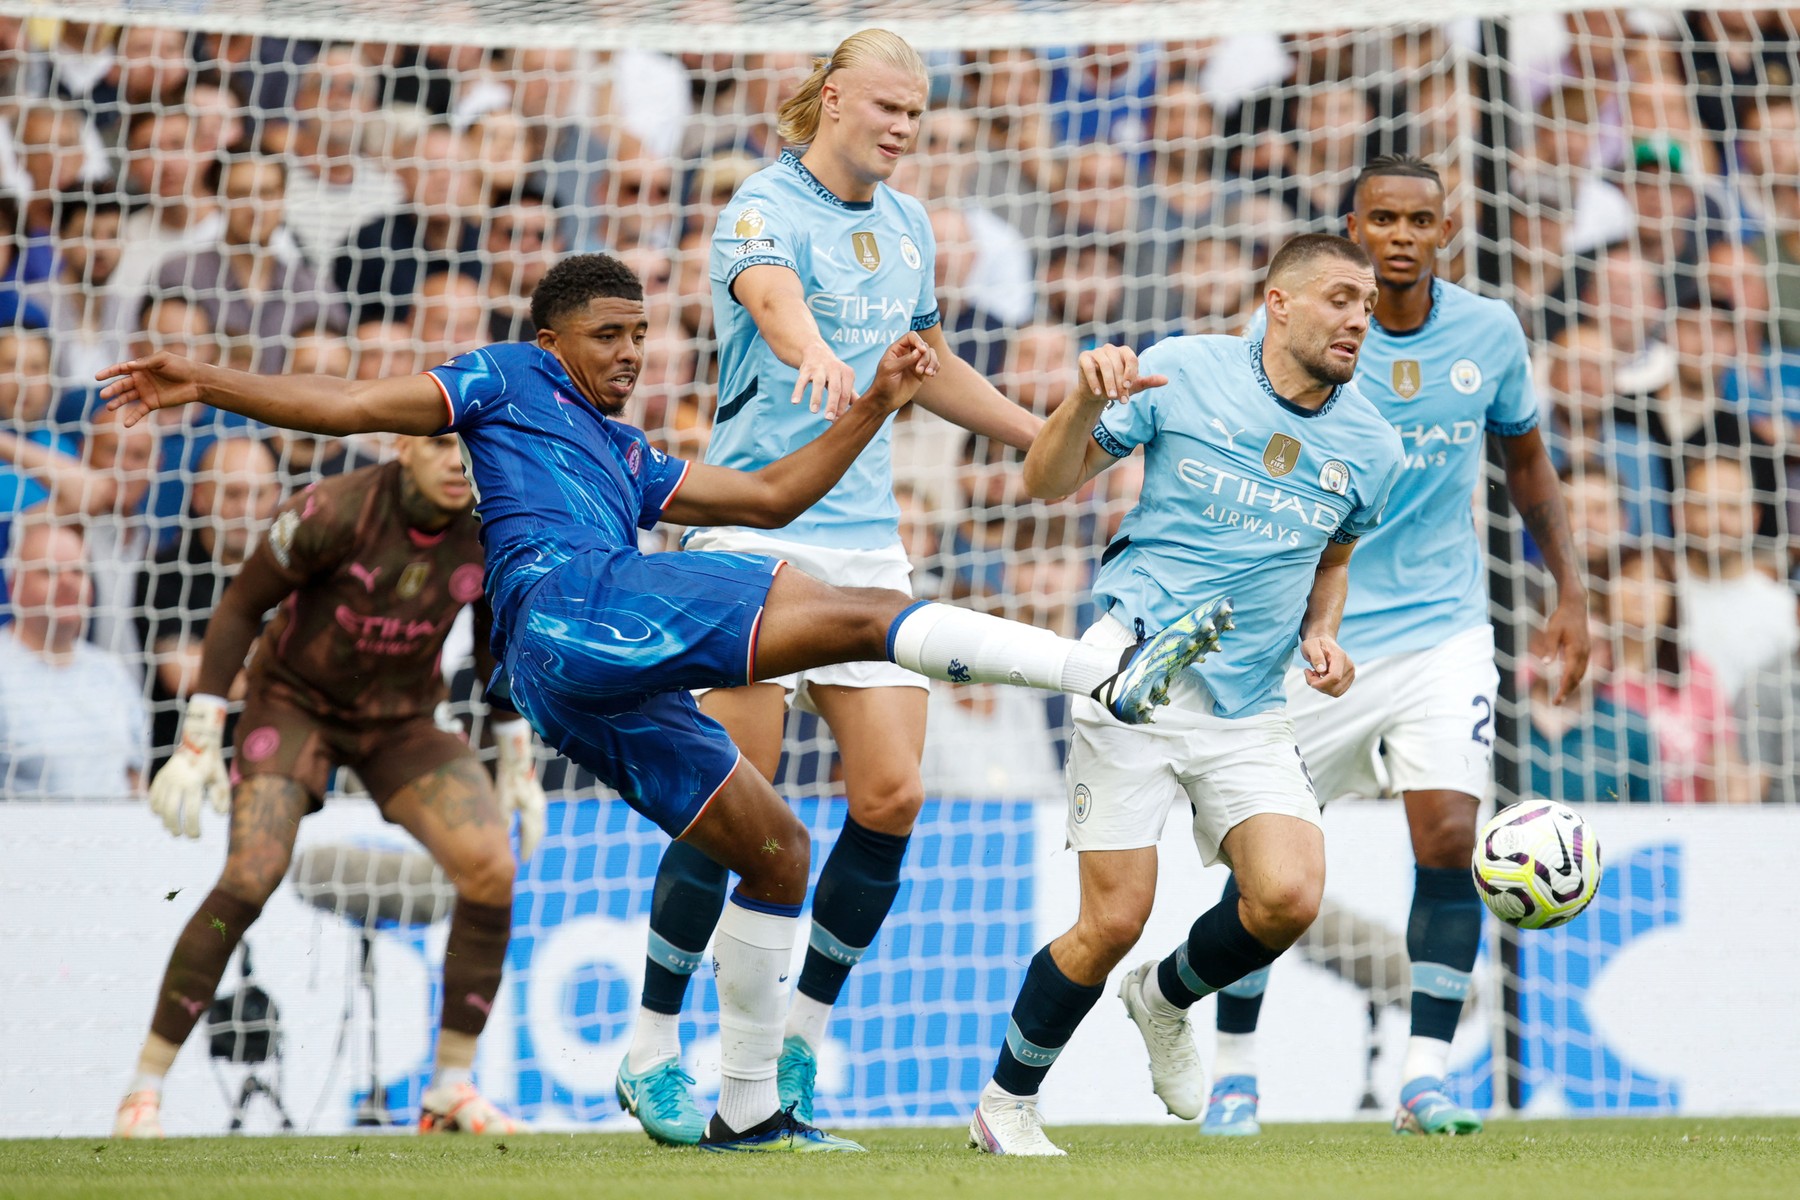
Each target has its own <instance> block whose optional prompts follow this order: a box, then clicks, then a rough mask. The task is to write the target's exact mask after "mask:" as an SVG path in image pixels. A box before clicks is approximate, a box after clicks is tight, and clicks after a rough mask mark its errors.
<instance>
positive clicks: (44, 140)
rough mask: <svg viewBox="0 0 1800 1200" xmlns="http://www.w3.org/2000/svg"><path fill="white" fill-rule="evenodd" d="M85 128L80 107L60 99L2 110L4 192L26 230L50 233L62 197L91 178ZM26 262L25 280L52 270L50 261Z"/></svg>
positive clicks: (0, 179) (0, 138) (0, 145)
mask: <svg viewBox="0 0 1800 1200" xmlns="http://www.w3.org/2000/svg"><path fill="white" fill-rule="evenodd" d="M85 127H86V125H85V122H84V120H83V115H82V111H81V109H80V108H79V107H77V106H76V105H73V104H70V103H67V102H66V101H61V100H31V101H28V102H26V104H25V105H24V106H23V107H22V108H19V109H13V110H12V111H11V112H9V113H6V114H0V190H4V191H6V192H8V193H10V194H11V195H12V197H13V198H14V200H16V201H17V203H18V205H19V228H20V230H21V232H24V233H26V234H32V235H42V234H47V233H49V232H50V230H51V229H52V228H53V227H54V226H55V224H56V211H55V210H56V203H57V198H58V197H59V196H61V195H62V194H63V193H64V192H68V191H72V190H74V189H75V188H76V187H77V186H78V185H79V184H80V183H81V182H82V181H83V179H84V178H89V176H88V174H87V172H86V162H87V151H86V148H85V147H84V145H83V141H82V131H83V130H84V129H85ZM27 265H28V266H29V272H28V273H27V274H26V275H24V276H22V278H29V279H43V278H45V277H47V276H48V275H49V273H50V268H49V263H48V262H47V261H44V262H41V263H40V262H38V261H35V260H33V261H30V262H29V263H28V264H27Z"/></svg>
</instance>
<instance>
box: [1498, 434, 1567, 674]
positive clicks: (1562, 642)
mask: <svg viewBox="0 0 1800 1200" xmlns="http://www.w3.org/2000/svg"><path fill="white" fill-rule="evenodd" d="M1500 451H1501V455H1502V457H1503V458H1505V460H1506V490H1507V492H1508V493H1509V494H1510V495H1511V496H1512V502H1513V507H1514V508H1516V509H1518V510H1519V519H1520V520H1522V521H1524V522H1525V528H1526V529H1528V530H1530V531H1531V540H1532V541H1533V542H1535V543H1537V547H1538V549H1539V550H1540V551H1542V552H1543V555H1544V565H1545V566H1547V567H1549V568H1550V574H1551V577H1552V578H1554V579H1555V580H1556V611H1554V612H1552V613H1551V614H1550V620H1549V623H1548V624H1546V625H1545V627H1544V633H1543V637H1542V639H1541V642H1540V644H1539V645H1538V646H1537V647H1536V648H1535V649H1536V651H1537V653H1538V654H1539V656H1540V657H1541V658H1542V659H1543V660H1544V663H1545V664H1546V665H1551V664H1554V665H1555V667H1556V668H1557V669H1558V670H1559V672H1560V676H1561V677H1560V679H1559V680H1558V682H1557V687H1556V695H1555V696H1554V697H1553V698H1552V699H1551V703H1552V704H1561V703H1562V702H1563V701H1564V700H1566V699H1568V698H1569V696H1570V694H1571V693H1573V692H1574V691H1575V689H1576V687H1577V686H1579V685H1580V683H1581V678H1582V676H1584V675H1586V674H1587V665H1588V652H1589V645H1588V612H1587V608H1588V600H1587V588H1586V586H1585V585H1584V584H1583V583H1582V582H1581V566H1580V564H1579V563H1578V562H1577V561H1576V559H1575V541H1574V539H1573V538H1572V537H1570V536H1569V512H1568V509H1567V508H1566V507H1565V506H1564V504H1563V495H1562V481H1561V480H1559V479H1557V477H1556V467H1555V465H1554V464H1552V463H1551V461H1550V452H1549V451H1548V450H1547V449H1545V447H1544V439H1543V437H1542V436H1541V435H1540V434H1539V433H1538V431H1537V430H1535V429H1532V430H1528V431H1526V432H1525V433H1522V434H1519V435H1518V436H1517V437H1503V438H1501V439H1500Z"/></svg>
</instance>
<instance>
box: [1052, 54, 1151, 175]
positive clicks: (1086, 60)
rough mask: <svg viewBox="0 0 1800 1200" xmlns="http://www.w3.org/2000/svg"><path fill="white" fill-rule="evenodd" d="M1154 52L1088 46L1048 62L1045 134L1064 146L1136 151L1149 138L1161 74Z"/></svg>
mask: <svg viewBox="0 0 1800 1200" xmlns="http://www.w3.org/2000/svg"><path fill="white" fill-rule="evenodd" d="M1159 57H1160V55H1159V53H1158V48H1157V47H1156V46H1155V45H1154V44H1147V45H1141V46H1128V45H1120V44H1117V43H1114V44H1110V45H1090V46H1081V47H1078V48H1076V49H1075V51H1074V53H1073V54H1064V55H1062V56H1060V57H1057V58H1054V59H1053V60H1052V66H1051V70H1050V94H1049V96H1048V97H1047V104H1048V109H1049V116H1050V129H1051V133H1052V135H1053V136H1054V137H1055V138H1056V140H1057V141H1059V142H1063V143H1070V142H1076V143H1088V142H1105V143H1108V144H1110V145H1113V146H1121V147H1130V148H1133V149H1135V148H1137V147H1139V146H1141V145H1143V144H1144V142H1146V141H1147V140H1148V138H1149V133H1150V110H1151V106H1152V104H1154V103H1155V98H1156V93H1157V84H1158V82H1159V76H1160V72H1159V70H1158V60H1159Z"/></svg>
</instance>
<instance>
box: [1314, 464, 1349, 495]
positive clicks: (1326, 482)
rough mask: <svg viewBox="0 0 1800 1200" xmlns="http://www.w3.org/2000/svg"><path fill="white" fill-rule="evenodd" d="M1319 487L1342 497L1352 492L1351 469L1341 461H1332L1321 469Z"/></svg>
mask: <svg viewBox="0 0 1800 1200" xmlns="http://www.w3.org/2000/svg"><path fill="white" fill-rule="evenodd" d="M1319 486H1320V487H1322V488H1324V489H1325V490H1326V491H1328V492H1330V493H1331V494H1332V495H1334V496H1342V495H1343V494H1344V493H1345V492H1348V491H1349V490H1350V468H1349V467H1348V466H1347V465H1346V464H1345V463H1343V462H1342V461H1341V460H1339V459H1335V458H1334V459H1332V460H1331V461H1330V462H1328V463H1326V464H1325V465H1324V466H1322V467H1320V468H1319Z"/></svg>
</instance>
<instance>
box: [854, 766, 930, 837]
mask: <svg viewBox="0 0 1800 1200" xmlns="http://www.w3.org/2000/svg"><path fill="white" fill-rule="evenodd" d="M924 806H925V783H924V781H923V780H922V779H920V778H919V773H918V772H917V771H913V772H911V773H909V774H897V775H895V776H894V777H893V778H891V779H879V780H876V781H875V782H874V783H873V785H872V786H870V787H867V788H864V789H860V790H859V792H858V795H857V797H856V799H855V800H854V801H853V802H852V803H851V807H850V813H851V815H852V816H854V817H855V818H856V823H857V824H858V825H861V826H862V827H863V828H864V829H872V830H874V831H875V832H876V833H887V834H892V835H894V836H896V837H904V836H905V835H906V834H909V833H911V832H912V827H913V823H914V822H915V821H917V820H918V819H919V810H920V809H921V808H923V807H924Z"/></svg>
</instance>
